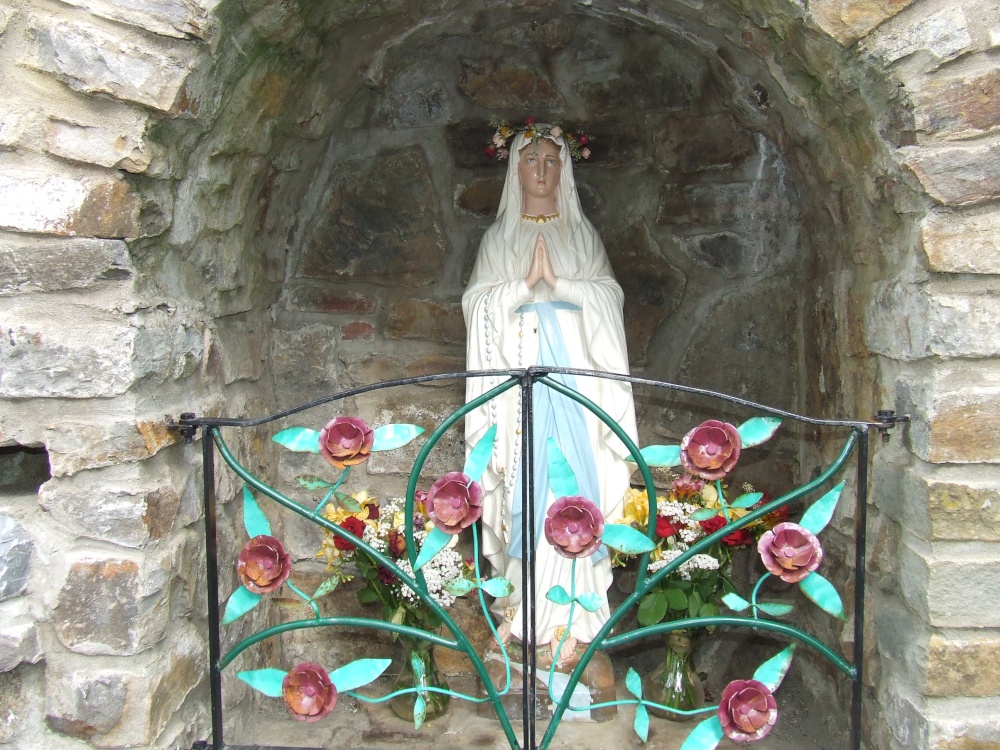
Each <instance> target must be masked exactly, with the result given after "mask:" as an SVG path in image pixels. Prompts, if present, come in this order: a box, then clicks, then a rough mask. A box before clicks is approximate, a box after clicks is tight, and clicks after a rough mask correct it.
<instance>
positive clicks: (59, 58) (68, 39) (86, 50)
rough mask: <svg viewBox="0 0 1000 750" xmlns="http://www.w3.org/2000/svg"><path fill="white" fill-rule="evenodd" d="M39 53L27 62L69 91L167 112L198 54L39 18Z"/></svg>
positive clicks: (35, 33)
mask: <svg viewBox="0 0 1000 750" xmlns="http://www.w3.org/2000/svg"><path fill="white" fill-rule="evenodd" d="M31 32H32V34H33V36H34V38H35V40H36V42H37V45H38V52H37V56H36V58H35V60H33V61H29V64H32V65H33V66H34V67H36V68H37V69H38V70H40V71H42V72H45V73H50V74H51V75H53V76H55V77H56V78H58V79H59V80H62V81H63V82H65V83H66V84H67V85H68V86H69V87H70V88H72V89H75V90H77V91H82V92H84V93H88V94H107V95H109V96H113V97H115V98H117V99H124V100H126V101H131V102H136V103H138V104H143V105H145V106H147V107H152V108H154V109H158V110H160V111H163V112H166V111H169V110H170V109H171V108H173V107H174V105H175V104H176V103H177V102H178V100H179V99H180V98H181V94H182V91H183V88H184V82H185V80H186V79H187V77H188V74H189V73H190V72H191V69H192V68H193V66H194V63H195V51H194V50H193V49H190V50H189V49H188V48H187V47H186V46H185V45H179V44H177V43H176V42H167V41H165V40H157V39H154V38H152V37H148V36H140V35H138V34H129V35H125V34H112V33H109V32H107V31H104V30H103V29H100V28H98V27H96V26H92V25H90V24H84V23H78V22H70V21H60V20H52V19H44V20H43V19H36V21H35V24H34V26H33V28H32V30H31Z"/></svg>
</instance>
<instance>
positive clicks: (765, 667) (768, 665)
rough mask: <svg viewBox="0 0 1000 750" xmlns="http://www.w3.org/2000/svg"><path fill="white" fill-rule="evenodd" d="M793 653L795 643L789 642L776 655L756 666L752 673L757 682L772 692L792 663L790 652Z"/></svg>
mask: <svg viewBox="0 0 1000 750" xmlns="http://www.w3.org/2000/svg"><path fill="white" fill-rule="evenodd" d="M794 653H795V644H794V643H793V644H791V645H790V646H789V647H788V648H786V649H785V650H784V651H782V652H781V653H780V654H778V655H777V656H772V657H771V658H770V659H768V660H767V661H766V662H764V663H763V664H761V665H760V666H759V667H757V671H756V672H754V673H753V678H754V679H755V680H757V682H762V683H763V684H765V685H767V689H768V690H770V691H771V692H772V693H773V692H774V691H775V690H777V689H778V686H779V685H781V681H782V680H783V679H785V675H786V674H788V668H789V667H790V666H791V664H792V654H794Z"/></svg>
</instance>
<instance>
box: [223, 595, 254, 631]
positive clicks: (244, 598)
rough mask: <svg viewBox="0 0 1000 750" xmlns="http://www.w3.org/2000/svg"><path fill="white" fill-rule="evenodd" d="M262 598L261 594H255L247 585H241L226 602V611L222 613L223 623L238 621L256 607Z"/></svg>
mask: <svg viewBox="0 0 1000 750" xmlns="http://www.w3.org/2000/svg"><path fill="white" fill-rule="evenodd" d="M260 600H261V595H260V594H255V593H254V592H252V591H251V590H250V589H248V588H247V587H246V586H240V587H239V588H238V589H236V591H234V592H233V593H232V594H230V596H229V601H227V602H226V611H225V613H223V615H222V624H223V625H228V624H229V623H231V622H236V621H237V620H238V619H240V618H241V617H243V615H245V614H246V613H247V612H249V611H250V610H251V609H253V608H254V607H256V606H257V605H258V604H259V603H260Z"/></svg>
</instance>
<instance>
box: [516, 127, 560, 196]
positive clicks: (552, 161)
mask: <svg viewBox="0 0 1000 750" xmlns="http://www.w3.org/2000/svg"><path fill="white" fill-rule="evenodd" d="M517 176H518V179H519V180H520V181H521V187H522V188H523V189H524V192H525V194H526V195H530V196H531V197H533V198H549V197H551V196H553V195H555V192H556V188H558V187H559V178H560V177H561V176H562V160H561V159H560V158H559V147H558V146H557V145H556V144H555V143H553V142H552V141H550V140H549V139H548V138H542V139H540V140H539V142H538V143H529V144H528V145H527V146H525V147H524V148H523V149H521V156H520V159H519V161H518V165H517Z"/></svg>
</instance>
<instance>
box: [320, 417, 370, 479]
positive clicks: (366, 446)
mask: <svg viewBox="0 0 1000 750" xmlns="http://www.w3.org/2000/svg"><path fill="white" fill-rule="evenodd" d="M374 443H375V433H374V432H373V431H372V428H371V427H369V426H368V423H367V422H365V420H363V419H360V418H359V417H337V418H336V419H332V420H330V421H329V422H327V425H326V427H324V428H323V429H322V430H320V433H319V452H320V454H321V455H322V456H323V458H325V459H326V460H327V461H329V462H330V463H331V464H333V465H334V466H336V467H337V468H338V469H346V468H347V467H348V466H356V465H357V464H360V463H364V462H365V461H367V460H368V458H369V456H370V455H371V450H372V445H374Z"/></svg>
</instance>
